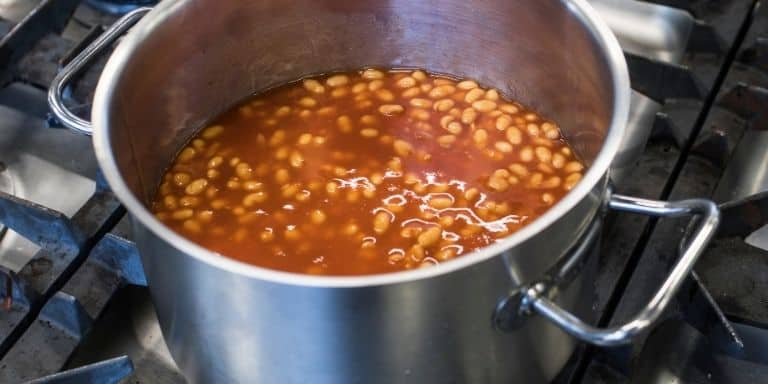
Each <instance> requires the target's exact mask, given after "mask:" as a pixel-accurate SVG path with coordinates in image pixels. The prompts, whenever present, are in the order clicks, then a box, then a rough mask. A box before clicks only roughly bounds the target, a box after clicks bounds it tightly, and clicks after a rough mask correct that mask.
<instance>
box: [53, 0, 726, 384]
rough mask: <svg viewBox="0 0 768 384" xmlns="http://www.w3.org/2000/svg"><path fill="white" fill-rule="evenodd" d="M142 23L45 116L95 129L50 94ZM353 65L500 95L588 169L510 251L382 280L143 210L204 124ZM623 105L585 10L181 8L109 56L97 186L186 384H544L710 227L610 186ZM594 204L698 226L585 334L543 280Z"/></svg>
mask: <svg viewBox="0 0 768 384" xmlns="http://www.w3.org/2000/svg"><path fill="white" fill-rule="evenodd" d="M146 12H147V10H141V11H138V12H135V13H132V14H129V15H127V16H126V17H125V18H124V19H123V20H121V21H120V22H118V23H117V24H116V25H115V26H114V27H113V28H112V29H111V30H110V31H108V32H107V33H105V35H104V36H102V37H101V38H100V39H98V40H97V41H95V42H94V44H93V45H92V46H91V47H89V48H88V49H87V50H85V51H84V52H83V53H82V54H81V55H80V56H79V57H78V58H76V59H75V60H74V61H73V62H72V63H70V64H69V65H68V66H67V67H66V68H65V69H64V70H63V71H62V73H61V74H60V75H59V77H57V79H56V80H55V81H54V84H53V85H52V86H51V91H50V102H51V107H52V109H53V111H54V112H55V113H56V114H57V116H59V118H60V119H61V120H62V122H64V123H65V124H67V125H68V126H70V127H71V128H73V129H75V130H78V131H81V132H84V133H90V132H91V124H90V123H88V122H87V121H84V120H81V119H79V118H77V117H76V116H74V115H72V114H71V113H70V112H69V111H68V110H67V109H66V107H65V106H64V105H63V103H62V102H61V95H62V92H63V91H64V89H65V87H66V84H67V82H68V81H70V80H71V79H72V78H73V77H74V76H75V75H76V74H77V72H78V71H80V69H81V68H82V67H84V66H85V65H87V63H88V62H89V61H90V60H91V59H92V58H93V56H95V55H96V54H97V53H98V52H99V51H100V50H102V49H103V47H104V46H106V45H108V43H110V42H111V41H113V40H115V38H116V37H117V36H119V35H120V34H121V33H122V32H123V31H124V30H126V29H128V27H129V26H130V25H131V24H132V23H133V22H135V21H136V20H137V19H138V18H139V17H140V16H142V15H143V13H146ZM363 66H384V67H391V66H412V67H423V68H428V69H430V70H433V71H437V72H445V73H452V74H456V75H459V76H464V77H470V78H475V79H477V80H479V81H480V82H482V83H485V84H489V85H493V86H495V87H497V88H500V89H502V90H504V91H505V92H507V93H508V94H509V95H510V96H512V97H514V98H516V99H519V100H521V101H522V102H524V103H526V104H528V105H531V106H533V107H535V108H536V109H538V110H539V111H541V112H542V113H543V114H544V115H546V116H549V117H551V118H553V119H554V120H556V121H558V122H560V124H561V126H562V128H563V131H564V135H565V136H566V137H567V139H568V140H569V141H570V143H571V144H572V145H573V146H574V147H575V150H576V151H577V152H578V154H579V155H580V156H581V157H582V158H583V159H585V160H586V161H587V162H588V163H589V164H590V169H589V171H588V172H587V173H586V175H585V176H584V178H583V181H581V183H580V184H579V185H578V186H577V187H576V188H574V189H573V190H572V191H571V192H570V193H569V194H568V195H567V196H566V197H565V198H564V199H563V200H562V201H560V202H559V203H557V204H556V205H555V206H554V207H552V209H551V210H550V211H548V212H547V213H546V214H545V215H543V216H542V217H541V218H539V219H537V220H536V221H534V222H532V223H531V224H530V225H528V226H527V227H525V228H523V229H522V230H520V231H519V232H517V233H515V234H514V235H512V236H509V237H508V238H506V239H504V240H503V241H501V242H499V243H497V244H494V245H492V246H489V247H487V248H484V249H481V250H479V251H477V252H474V253H472V254H469V255H466V256H463V257H461V258H458V259H456V260H453V261H450V262H446V263H444V264H442V265H439V266H437V267H434V268H428V269H420V270H415V271H407V272H398V273H392V274H386V275H375V276H361V277H318V276H308V275H298V274H290V273H284V272H278V271H272V270H266V269H263V268H259V267H256V266H252V265H246V264H243V263H240V262H237V261H235V260H231V259H228V258H226V257H223V256H221V255H218V254H215V253H212V252H209V251H207V250H206V249H204V248H201V247H200V246H198V245H196V244H194V243H192V242H190V241H188V240H186V239H185V238H183V237H181V236H180V235H178V234H176V233H174V232H172V231H170V230H169V229H168V228H166V227H165V226H163V224H161V223H160V222H159V221H157V220H156V219H155V218H154V217H153V216H152V214H151V213H150V212H149V211H148V210H147V208H146V203H147V202H148V201H149V200H150V198H151V196H152V195H153V193H154V191H155V188H156V185H157V182H158V181H159V179H160V176H161V173H162V171H163V170H164V169H165V167H166V165H167V164H168V163H169V162H170V160H171V159H172V157H173V156H174V154H175V153H176V151H177V150H178V149H179V148H180V147H181V146H182V145H183V144H184V143H185V142H186V141H187V140H188V139H189V138H190V137H191V136H192V135H193V134H194V133H195V131H196V130H197V129H198V128H200V127H201V126H202V125H203V124H204V123H205V122H206V121H207V120H208V119H210V118H211V117H213V116H215V115H216V114H218V113H219V112H221V111H223V110H225V109H226V108H227V107H228V106H230V105H231V104H233V103H234V102H236V101H238V100H240V99H242V98H243V97H245V96H247V95H249V94H252V93H253V92H255V91H258V90H261V89H265V88H268V87H270V86H274V85H276V84H280V83H282V82H285V81H287V80H292V79H296V78H299V77H301V76H303V75H306V74H310V73H317V72H324V71H333V70H340V69H349V68H359V67H363ZM628 103H629V80H628V76H627V69H626V65H625V62H624V59H623V55H622V52H621V50H620V49H619V46H618V44H617V43H616V41H615V39H614V38H613V36H612V35H611V33H610V31H609V30H608V29H607V27H606V26H605V25H604V24H603V23H602V22H601V21H600V20H599V19H598V18H597V16H596V15H595V12H594V11H593V10H592V9H591V8H590V7H589V6H588V5H587V4H586V3H585V1H583V0H569V1H554V0H548V1H525V0H503V1H502V0H480V1H472V2H469V1H459V0H451V1H448V0H446V1H439V2H438V1H410V0H408V1H406V0H389V1H373V0H359V1H348V2H341V1H334V0H286V1H248V2H244V1H235V0H229V1H221V0H216V1H214V0H182V1H165V2H162V3H161V4H160V5H158V6H157V7H156V8H155V9H153V10H152V11H151V12H149V14H148V15H146V16H145V17H144V18H143V20H141V22H140V23H139V25H137V26H136V27H135V28H134V29H133V30H132V31H131V32H130V33H129V34H128V35H127V37H125V39H124V41H123V42H122V43H121V44H120V45H119V47H118V48H117V49H116V50H115V52H114V53H113V54H112V57H111V59H110V60H109V63H108V64H107V66H106V68H105V69H104V72H103V75H102V77H101V80H100V82H99V85H98V88H97V92H96V96H95V100H94V109H93V134H94V145H95V149H96V153H97V156H98V159H99V164H100V165H101V167H102V170H103V172H104V174H105V176H106V179H107V180H108V182H109V184H110V185H111V187H112V189H113V190H114V192H115V193H116V194H117V196H118V197H119V198H120V199H121V201H122V202H123V203H124V204H125V206H126V207H127V209H128V211H129V212H130V213H131V214H132V216H133V223H134V228H135V237H136V242H137V244H138V246H139V249H140V252H141V256H142V261H143V264H144V269H145V272H146V275H147V280H148V282H149V286H150V291H151V294H152V298H153V300H154V303H155V306H156V308H157V311H158V316H159V319H160V323H161V325H162V329H163V334H164V336H165V339H166V341H167V343H168V346H169V347H170V350H171V352H172V353H173V356H174V358H175V359H176V362H177V363H178V365H179V366H180V368H181V369H182V370H183V371H184V372H185V374H186V375H187V377H188V378H189V379H190V380H191V381H193V382H264V383H298V382H313V383H342V382H360V383H363V382H364V383H391V382H414V383H424V382H439V383H444V382H516V381H517V380H520V381H523V382H541V381H546V380H549V379H551V378H552V377H553V376H554V375H555V374H556V373H557V372H558V371H559V370H560V369H561V367H562V366H563V364H564V363H565V361H566V359H567V358H568V357H569V355H570V354H571V352H572V349H573V346H574V344H575V339H574V338H572V337H569V336H568V335H567V334H566V333H570V334H572V335H574V336H575V337H576V338H577V339H581V340H586V341H589V342H592V343H596V344H600V345H613V344H621V343H627V342H629V341H630V340H631V337H632V336H633V335H635V334H636V333H637V332H640V331H642V330H644V329H646V328H648V327H649V326H650V325H651V324H652V323H653V322H654V321H655V320H656V319H657V318H658V316H659V314H660V312H661V310H662V309H663V308H664V307H665V306H666V304H667V303H668V301H669V299H670V297H671V295H673V294H674V292H675V291H676V290H677V288H678V287H679V285H680V283H681V281H682V279H683V277H684V276H685V274H686V273H687V272H688V271H689V270H690V268H691V266H692V265H693V263H694V261H695V259H696V257H697V256H698V255H699V253H700V252H701V251H702V249H703V248H704V246H705V243H706V242H707V241H708V239H709V238H710V236H711V235H712V233H713V231H714V229H715V227H716V225H717V221H718V212H717V209H716V207H715V206H714V205H713V204H712V203H711V202H709V201H706V200H687V201H681V202H671V203H670V202H660V201H648V200H640V199H633V198H629V197H624V196H617V195H613V196H611V195H610V194H609V192H608V189H607V179H608V177H607V170H608V166H609V164H610V163H611V160H612V159H613V157H614V155H615V153H616V149H617V146H618V144H619V141H620V139H621V137H622V134H623V132H624V124H625V121H626V119H627V112H628ZM606 207H607V208H611V209H619V210H625V211H632V212H638V213H644V214H649V215H655V216H676V215H690V214H701V215H703V220H700V221H699V225H698V227H697V229H696V231H695V234H694V236H692V240H691V241H690V242H689V243H688V245H687V247H686V248H685V251H684V252H683V254H682V256H681V258H680V261H679V262H678V264H677V265H676V266H675V267H674V269H673V270H672V272H671V274H670V277H669V278H668V279H667V281H666V282H665V284H664V285H663V287H661V288H660V290H659V293H658V294H657V296H656V297H655V298H654V299H653V300H652V301H651V302H650V303H649V305H648V307H646V308H643V309H641V311H640V313H639V314H638V317H637V318H636V319H634V320H633V321H632V322H630V323H628V324H626V325H623V326H621V327H617V328H613V329H593V328H591V327H589V326H587V325H586V324H584V323H582V322H580V321H579V320H578V318H576V317H574V316H573V315H571V314H570V313H569V311H575V310H578V308H579V307H580V306H581V307H583V306H584V305H585V304H586V305H588V303H587V301H586V300H583V298H584V297H585V296H584V294H585V293H586V291H587V290H586V289H584V288H585V286H584V284H580V283H579V280H578V279H577V280H576V283H574V284H571V286H569V287H568V288H562V287H558V286H557V284H558V283H559V281H560V280H558V279H556V278H553V276H559V275H558V271H557V270H554V273H548V272H552V271H553V268H556V267H557V266H563V268H566V269H567V267H568V265H570V263H569V259H568V258H567V255H568V251H569V250H571V249H573V248H574V247H575V244H576V242H578V241H579V239H582V238H584V237H585V236H586V233H587V229H588V228H589V225H590V223H592V222H594V221H595V220H599V218H600V217H601V215H602V214H603V213H602V212H603V208H606ZM586 288H589V287H586ZM558 293H559V294H558ZM532 313H538V314H540V315H541V316H531V317H527V315H526V314H532ZM524 317H527V318H524ZM492 320H495V321H492ZM558 328H560V329H558ZM563 330H564V331H565V332H563Z"/></svg>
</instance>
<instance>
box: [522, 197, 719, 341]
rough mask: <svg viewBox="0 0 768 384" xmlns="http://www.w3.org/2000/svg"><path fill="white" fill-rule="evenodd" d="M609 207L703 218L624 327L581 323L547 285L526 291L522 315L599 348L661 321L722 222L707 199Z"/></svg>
mask: <svg viewBox="0 0 768 384" xmlns="http://www.w3.org/2000/svg"><path fill="white" fill-rule="evenodd" d="M608 207H609V208H611V209H615V210H618V211H625V212H632V213H639V214H643V215H648V216H655V217H680V216H701V219H700V220H699V222H698V225H697V227H696V230H695V231H694V233H693V235H692V236H691V238H690V240H689V241H688V244H687V245H686V246H683V247H681V249H682V252H681V255H680V259H679V260H678V261H677V264H675V266H674V268H672V271H671V272H670V273H669V276H667V279H666V280H665V281H664V284H662V285H661V287H660V288H659V290H658V291H657V292H656V294H655V295H654V296H653V298H652V299H651V301H650V302H649V303H648V304H647V305H646V306H645V307H644V308H643V309H642V310H640V312H639V313H637V315H635V317H634V318H632V319H631V320H629V321H628V322H626V323H624V324H622V325H618V326H614V327H610V328H596V327H593V326H591V325H589V324H587V323H585V322H583V321H581V320H580V319H579V318H577V317H576V316H574V315H572V314H571V313H569V312H568V311H566V310H565V309H563V308H561V307H559V306H558V305H557V304H555V303H554V302H553V301H552V300H550V299H549V298H547V297H546V295H545V293H546V291H547V286H546V285H545V284H541V283H540V284H536V285H534V286H532V287H529V288H528V289H527V290H526V291H525V292H523V297H522V300H521V307H520V311H521V312H523V313H537V314H539V315H541V316H543V317H545V318H546V319H548V320H549V321H551V322H553V323H555V325H557V326H558V327H560V328H561V329H562V330H564V331H565V332H567V333H569V334H570V335H572V336H574V337H576V338H577V339H580V340H582V341H585V342H588V343H591V344H595V345H600V346H615V345H622V344H628V343H629V342H631V341H632V338H633V337H634V336H635V335H637V334H639V333H641V332H643V331H644V330H646V329H648V328H649V327H650V326H651V325H653V324H654V323H655V322H656V321H657V320H658V319H659V317H660V316H661V314H662V312H663V311H664V309H665V308H666V307H667V305H668V304H669V302H670V301H671V300H672V298H673V297H674V295H675V293H676V292H677V290H678V289H679V288H680V285H681V284H682V283H683V281H684V280H685V277H686V275H688V273H689V272H690V271H691V269H692V268H693V265H694V264H695V263H696V260H697V259H698V257H699V255H701V253H702V252H703V251H704V249H705V248H706V246H707V243H708V242H709V240H710V239H711V238H712V236H713V235H714V234H715V230H716V229H717V225H718V223H719V222H720V211H719V210H718V208H717V205H715V203H714V202H712V201H710V200H706V199H689V200H680V201H658V200H646V199H640V198H636V197H629V196H622V195H615V194H614V195H612V196H611V197H610V199H609V201H608Z"/></svg>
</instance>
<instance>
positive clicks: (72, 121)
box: [48, 8, 152, 136]
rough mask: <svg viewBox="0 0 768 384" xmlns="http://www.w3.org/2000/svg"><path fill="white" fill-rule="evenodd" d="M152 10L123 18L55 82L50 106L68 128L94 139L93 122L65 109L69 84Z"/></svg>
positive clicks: (51, 89) (64, 69) (92, 44)
mask: <svg viewBox="0 0 768 384" xmlns="http://www.w3.org/2000/svg"><path fill="white" fill-rule="evenodd" d="M151 10H152V8H139V9H137V10H135V11H132V12H129V13H127V14H126V15H125V16H123V17H121V18H120V20H118V21H116V22H115V23H114V24H112V26H111V27H109V29H107V30H106V31H105V32H104V33H102V34H101V36H99V37H98V38H97V39H96V40H94V41H93V42H92V43H91V44H90V45H88V47H87V48H85V49H84V50H83V51H82V52H80V54H78V55H77V56H76V57H75V58H74V59H72V61H70V62H69V64H67V65H66V66H65V67H64V68H62V70H61V71H59V73H58V75H56V77H55V78H54V79H53V82H51V87H50V88H49V90H48V105H50V107H51V112H53V114H54V115H55V116H56V118H57V119H59V121H61V123H62V124H64V126H65V127H67V128H69V129H71V130H72V131H75V132H77V133H82V134H84V135H88V136H90V135H92V134H93V125H92V124H91V122H90V121H87V120H83V119H81V118H80V117H78V116H77V115H75V114H74V113H72V111H70V110H69V108H67V106H66V105H64V90H65V89H66V88H67V86H68V85H69V82H70V81H72V79H74V78H75V77H76V76H78V75H79V74H80V72H81V71H82V70H83V69H84V68H85V67H86V66H87V65H89V64H91V62H92V61H93V60H94V59H96V58H97V57H99V55H100V54H101V53H103V51H104V50H105V49H106V48H108V47H110V46H111V45H112V43H113V42H115V40H117V39H118V38H119V37H120V36H122V35H123V33H125V32H126V31H127V30H128V29H130V28H131V27H132V26H133V25H134V24H136V23H137V22H138V21H139V20H141V18H142V17H143V16H144V15H145V14H146V13H147V12H149V11H151Z"/></svg>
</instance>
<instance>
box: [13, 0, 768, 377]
mask: <svg viewBox="0 0 768 384" xmlns="http://www.w3.org/2000/svg"><path fill="white" fill-rule="evenodd" d="M139 2H141V3H147V1H139ZM150 2H151V1H150ZM97 3H98V4H97ZM107 3H109V1H106V2H105V1H101V0H84V1H82V2H81V1H78V0H48V1H40V0H37V1H35V0H6V1H1V2H0V19H2V20H0V34H2V35H4V36H5V38H4V39H3V40H2V41H0V223H4V224H5V225H7V226H8V227H9V228H10V229H8V230H4V229H3V227H2V226H1V225H0V265H2V268H1V269H0V287H6V289H5V291H4V292H3V291H1V290H0V296H2V297H3V298H4V300H3V307H2V309H0V382H3V383H5V382H19V381H24V380H30V379H35V378H41V377H45V378H44V379H41V382H55V381H54V379H53V378H51V376H49V375H53V374H57V373H58V374H59V375H64V376H66V375H80V376H77V377H79V378H80V380H81V381H80V382H99V383H102V382H130V383H139V382H142V383H143V382H147V383H182V382H184V379H183V377H182V376H181V375H180V373H179V372H178V371H177V369H176V368H175V365H174V364H173V361H172V359H171V358H170V355H169V353H168V350H167V348H166V347H165V344H164V343H163V340H162V337H161V332H160V329H159V326H158V325H157V319H156V317H155V313H154V309H153V307H152V304H151V302H150V300H149V295H148V292H147V289H146V288H145V287H144V285H145V281H144V277H143V274H142V272H141V265H140V262H139V259H138V257H137V254H136V250H135V248H134V247H133V244H132V243H131V241H130V239H131V236H130V230H129V225H128V223H127V217H125V215H124V211H123V210H122V208H121V207H120V206H119V203H118V202H117V201H116V200H115V198H114V196H112V194H111V193H110V192H109V190H108V188H107V187H106V186H105V184H104V183H103V181H102V179H101V177H100V175H99V174H98V170H97V167H96V165H95V162H94V159H93V154H92V151H91V149H90V140H89V139H88V138H85V137H79V136H76V135H73V134H70V133H69V132H67V131H64V130H61V129H56V128H55V127H56V126H57V124H56V121H55V120H54V119H50V118H49V117H48V114H47V111H48V110H47V105H46V103H45V89H46V88H47V86H48V84H49V83H50V81H51V80H52V78H53V76H54V75H55V73H56V71H57V70H58V69H59V68H60V67H61V64H62V63H63V62H66V61H67V60H68V59H70V58H71V57H72V56H73V54H74V53H75V52H77V51H79V49H82V47H83V46H84V45H85V44H86V43H87V42H88V41H91V40H92V39H93V38H94V37H95V36H97V35H98V34H99V33H100V32H101V31H102V30H103V28H102V26H105V25H109V24H110V23H111V22H112V21H113V20H115V18H116V16H115V15H113V14H110V13H109V12H105V10H108V11H114V10H125V9H126V7H131V6H133V5H132V4H129V3H131V1H130V0H123V1H114V2H112V4H107ZM592 3H593V4H594V5H595V7H596V8H597V9H598V11H599V12H600V13H601V14H602V15H603V16H604V18H605V19H606V21H607V22H608V24H609V26H611V28H612V29H613V30H614V32H615V33H616V34H617V36H618V38H619V40H620V43H621V45H622V48H623V49H624V51H625V53H626V57H627V60H628V63H629V67H630V72H631V79H632V87H633V89H634V92H633V96H632V115H631V123H630V126H629V129H628V130H629V132H630V137H629V138H628V141H629V143H630V145H628V146H627V148H628V150H627V151H626V153H627V155H626V156H625V157H624V158H623V159H622V161H621V163H620V164H617V169H616V172H615V175H614V179H615V180H614V181H615V187H616V189H617V190H618V191H619V192H622V193H626V194H631V195H636V196H642V197H648V198H653V199H667V198H675V199H678V198H685V197H694V196H712V197H713V198H714V199H715V200H716V201H718V202H719V203H723V216H724V225H723V227H724V228H726V229H725V230H721V233H720V235H719V238H718V239H717V240H716V241H715V242H714V244H713V245H712V246H711V247H710V249H709V251H708V252H707V253H706V254H705V255H704V256H703V257H702V259H701V261H700V262H699V263H698V265H697V267H696V271H697V273H698V276H699V277H700V280H701V282H702V283H703V285H701V286H700V285H698V284H696V283H695V282H693V281H692V282H689V284H688V286H687V287H686V289H685V290H684V291H683V292H682V293H681V294H680V295H679V296H680V297H679V298H678V303H677V304H678V305H676V307H675V308H673V309H672V310H670V311H669V314H668V316H666V320H665V321H664V322H662V323H661V324H660V325H659V326H658V327H656V328H655V330H654V331H653V332H651V334H649V335H646V337H643V338H641V339H640V340H639V341H638V342H637V343H635V344H634V345H633V346H631V347H629V348H620V349H600V348H591V347H586V346H581V347H580V348H579V349H578V351H577V352H576V353H575V354H574V356H573V357H572V359H571V362H570V363H569V365H568V366H567V367H566V368H565V369H564V370H563V372H562V373H561V375H560V377H558V379H557V382H558V383H625V382H640V383H647V382H670V381H675V380H677V381H678V382H718V383H747V382H749V383H752V382H758V381H761V379H762V380H768V379H766V378H768V356H765V355H766V353H765V351H766V350H768V321H767V320H768V310H766V308H765V302H766V300H768V297H765V296H768V293H765V292H768V289H766V288H768V276H766V275H768V274H766V273H765V272H764V271H766V270H768V269H766V268H765V263H766V260H768V258H767V257H766V256H768V252H767V251H766V250H765V249H761V248H759V247H760V246H761V245H762V246H763V247H765V246H766V245H767V244H768V228H763V226H764V225H765V224H766V223H768V199H764V198H763V197H764V196H763V195H761V193H764V192H765V191H766V190H767V189H768V176H766V175H768V172H766V167H768V157H766V155H765V150H764V148H765V145H763V144H768V136H766V135H765V134H764V133H765V128H766V127H768V116H767V115H766V112H765V108H764V106H765V105H766V103H767V102H768V45H767V44H768V43H767V42H768V40H767V39H768V30H766V29H768V7H765V6H764V7H762V8H758V7H757V5H758V4H757V1H754V0H734V1H719V0H709V1H708V0H656V1H653V2H645V1H633V0H625V1H620V0H592ZM12 28H13V29H12ZM11 30H12V31H13V32H9V31H11ZM97 76H98V71H93V72H92V73H88V74H86V75H85V76H84V77H83V78H82V79H81V80H80V81H79V82H78V84H77V86H76V87H75V88H74V89H73V90H72V92H71V100H70V102H71V105H73V106H75V107H80V110H82V111H87V110H88V100H89V98H90V94H91V92H92V90H93V86H94V85H95V82H96V79H97ZM745 211H747V212H750V213H753V214H752V215H750V216H749V217H746V216H745V215H743V213H744V212H745ZM755 213H757V214H755ZM745 217H746V218H745ZM607 222H608V225H606V228H605V230H604V234H603V239H604V241H603V244H602V246H601V250H600V256H599V260H598V261H599V262H598V264H599V271H598V275H597V279H596V281H595V289H594V292H595V298H594V303H593V307H592V308H593V314H592V315H593V316H592V317H593V323H595V324H599V325H602V326H605V325H609V324H614V323H619V322H621V321H622V320H623V319H626V318H627V317H629V316H631V315H632V314H633V313H634V312H635V311H636V310H637V309H638V308H639V307H640V305H641V303H643V302H644V301H645V300H646V299H647V298H648V297H649V296H650V294H651V293H652V292H653V291H654V290H655V288H656V287H657V284H658V283H659V281H660V279H661V278H662V277H663V276H664V275H665V272H666V268H667V267H668V265H669V264H670V263H671V261H672V260H674V258H675V257H676V255H677V253H676V249H677V244H676V241H677V239H679V237H680V233H681V232H682V231H683V230H684V228H683V227H682V226H683V224H684V223H683V222H677V221H664V222H655V221H652V220H648V219H646V218H643V217H635V216H630V215H618V216H610V217H608V218H607ZM745 239H746V240H745ZM702 286H703V287H705V288H701V287H702ZM707 293H709V294H711V297H713V298H714V300H715V301H716V302H717V304H718V307H719V308H721V309H722V310H723V312H724V316H725V318H727V319H728V320H729V323H731V324H732V326H733V328H734V330H735V331H736V333H737V334H738V335H739V336H740V338H741V339H742V340H743V344H744V346H743V347H739V346H737V345H735V344H734V342H733V341H732V340H733V339H732V338H731V337H729V335H728V334H727V332H725V331H723V330H724V329H725V328H724V326H723V322H722V321H721V320H720V318H718V316H717V314H718V313H717V311H716V310H715V309H713V308H712V307H711V305H709V301H708V300H707V297H708V296H707ZM110 359H111V360H110ZM78 368H79V369H80V371H77V369H78ZM73 369H74V370H75V371H74V372H73V371H71V370H73ZM83 372H85V374H88V373H90V374H93V375H95V376H92V377H95V379H90V381H87V380H86V379H84V378H85V377H86V376H82V375H84V373H83Z"/></svg>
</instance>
